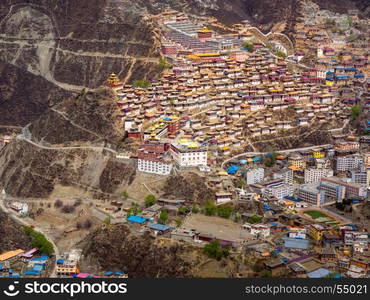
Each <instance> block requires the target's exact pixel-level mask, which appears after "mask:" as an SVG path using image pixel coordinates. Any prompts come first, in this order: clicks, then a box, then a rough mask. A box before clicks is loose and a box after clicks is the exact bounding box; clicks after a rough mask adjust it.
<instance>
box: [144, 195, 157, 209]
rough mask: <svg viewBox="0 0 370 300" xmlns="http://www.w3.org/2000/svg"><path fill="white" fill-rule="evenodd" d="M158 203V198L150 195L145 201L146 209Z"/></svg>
mask: <svg viewBox="0 0 370 300" xmlns="http://www.w3.org/2000/svg"><path fill="white" fill-rule="evenodd" d="M156 202H157V198H156V197H155V196H154V195H153V194H150V195H148V196H146V197H145V200H144V203H145V207H149V206H152V205H154V204H155V203H156Z"/></svg>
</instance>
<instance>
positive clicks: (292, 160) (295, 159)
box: [289, 155, 306, 170]
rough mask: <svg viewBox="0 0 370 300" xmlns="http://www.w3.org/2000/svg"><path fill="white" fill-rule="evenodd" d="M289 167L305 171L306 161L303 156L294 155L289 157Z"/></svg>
mask: <svg viewBox="0 0 370 300" xmlns="http://www.w3.org/2000/svg"><path fill="white" fill-rule="evenodd" d="M289 165H290V166H293V167H295V168H299V169H301V170H303V169H305V168H306V160H305V159H304V157H303V156H301V155H293V156H291V157H289Z"/></svg>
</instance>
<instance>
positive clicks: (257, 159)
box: [252, 157, 262, 162]
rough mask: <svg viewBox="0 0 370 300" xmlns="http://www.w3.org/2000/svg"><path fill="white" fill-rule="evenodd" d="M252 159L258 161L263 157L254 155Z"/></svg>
mask: <svg viewBox="0 0 370 300" xmlns="http://www.w3.org/2000/svg"><path fill="white" fill-rule="evenodd" d="M252 160H253V161H254V162H256V161H261V160H262V159H261V157H253V158H252Z"/></svg>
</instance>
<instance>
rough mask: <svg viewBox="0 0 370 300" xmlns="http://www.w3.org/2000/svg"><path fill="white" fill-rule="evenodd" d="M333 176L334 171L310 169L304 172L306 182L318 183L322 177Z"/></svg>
mask: <svg viewBox="0 0 370 300" xmlns="http://www.w3.org/2000/svg"><path fill="white" fill-rule="evenodd" d="M330 176H333V170H331V169H315V168H309V169H306V170H304V182H305V183H310V182H317V181H320V179H321V178H322V177H330Z"/></svg>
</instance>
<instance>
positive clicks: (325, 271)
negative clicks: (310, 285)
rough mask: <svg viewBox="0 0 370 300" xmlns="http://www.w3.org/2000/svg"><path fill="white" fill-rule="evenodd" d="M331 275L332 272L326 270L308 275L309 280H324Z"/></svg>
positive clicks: (321, 269) (322, 269)
mask: <svg viewBox="0 0 370 300" xmlns="http://www.w3.org/2000/svg"><path fill="white" fill-rule="evenodd" d="M329 274H330V271H329V270H327V269H324V268H320V269H318V270H316V271H313V272H311V273H308V274H307V276H308V278H323V277H325V276H328V275H329Z"/></svg>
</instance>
